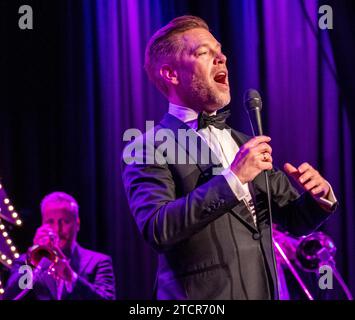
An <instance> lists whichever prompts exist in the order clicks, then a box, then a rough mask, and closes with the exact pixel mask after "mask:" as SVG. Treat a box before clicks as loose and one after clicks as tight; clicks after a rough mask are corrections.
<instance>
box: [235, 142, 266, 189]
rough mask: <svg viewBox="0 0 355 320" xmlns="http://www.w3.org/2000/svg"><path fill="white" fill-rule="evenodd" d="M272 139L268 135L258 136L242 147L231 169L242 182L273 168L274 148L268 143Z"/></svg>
mask: <svg viewBox="0 0 355 320" xmlns="http://www.w3.org/2000/svg"><path fill="white" fill-rule="evenodd" d="M270 140H271V138H270V137H267V136H257V137H254V138H253V139H251V140H249V141H248V142H246V143H245V144H243V145H242V146H241V147H240V149H239V152H238V153H237V155H236V156H235V158H234V160H233V162H232V164H231V170H232V171H233V172H234V174H236V175H237V177H238V178H239V180H240V182H241V183H243V184H244V183H247V182H250V181H252V180H254V178H255V177H256V176H257V175H258V174H260V173H261V172H262V171H264V170H271V169H272V156H271V153H272V148H271V146H270V145H269V144H268V143H269V142H270Z"/></svg>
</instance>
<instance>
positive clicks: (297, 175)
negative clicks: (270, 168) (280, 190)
mask: <svg viewBox="0 0 355 320" xmlns="http://www.w3.org/2000/svg"><path fill="white" fill-rule="evenodd" d="M284 170H285V172H286V173H287V174H288V175H289V176H291V177H292V178H293V179H294V180H295V181H296V182H297V183H298V185H299V186H301V188H302V189H304V190H305V191H307V192H309V193H310V194H311V195H312V196H313V197H314V198H321V197H324V198H326V197H327V195H328V193H329V190H330V187H329V184H328V182H327V181H326V180H325V179H324V178H323V177H322V176H321V175H320V173H319V172H318V171H317V170H316V169H314V168H313V167H312V166H311V165H310V164H309V163H307V162H304V163H302V164H301V165H300V166H299V167H298V168H296V167H294V166H293V165H292V164H290V163H285V165H284Z"/></svg>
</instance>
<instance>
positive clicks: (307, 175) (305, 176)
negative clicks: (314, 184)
mask: <svg viewBox="0 0 355 320" xmlns="http://www.w3.org/2000/svg"><path fill="white" fill-rule="evenodd" d="M315 175H316V173H315V172H314V170H311V169H308V170H307V171H306V172H305V173H303V174H301V176H300V177H299V178H298V180H299V182H300V183H302V184H304V183H305V182H307V181H308V180H309V179H311V178H314V177H315Z"/></svg>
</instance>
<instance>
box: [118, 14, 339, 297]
mask: <svg viewBox="0 0 355 320" xmlns="http://www.w3.org/2000/svg"><path fill="white" fill-rule="evenodd" d="M226 60H227V58H226V56H225V55H224V54H223V53H222V48H221V45H220V43H218V42H217V40H216V39H215V38H214V37H213V35H212V34H211V33H210V32H209V28H208V26H207V24H206V23H205V22H204V21H203V20H202V19H200V18H198V17H194V16H182V17H178V18H175V19H174V20H172V21H171V22H170V23H169V24H168V25H166V26H165V27H163V28H161V29H160V30H158V31H157V32H156V33H155V34H154V35H153V36H152V38H151V39H150V41H149V43H148V45H147V48H146V55H145V68H146V71H147V73H148V76H149V78H150V80H151V81H152V82H153V83H154V84H155V85H156V86H157V88H158V89H159V90H160V91H161V92H162V93H163V94H164V95H165V96H166V97H167V99H168V101H169V112H168V113H167V114H166V115H165V116H164V118H163V119H162V120H161V122H160V124H159V125H158V126H156V127H155V128H154V132H157V131H159V130H161V129H169V130H170V131H171V132H173V133H174V137H175V139H176V140H175V141H174V144H175V145H174V148H175V150H176V151H177V153H178V152H179V151H180V152H181V149H184V151H185V152H186V154H187V156H188V157H189V156H190V155H191V152H192V150H196V148H197V150H198V152H200V153H201V152H202V150H205V149H206V148H207V149H208V150H209V151H210V153H211V155H212V158H213V157H215V158H217V160H218V161H217V162H216V161H212V159H211V161H210V162H208V163H207V164H206V163H205V162H203V161H202V160H201V158H202V157H200V155H199V154H198V155H197V157H195V158H196V159H197V161H196V163H190V162H189V163H186V162H181V161H180V162H179V160H181V157H177V156H175V157H174V156H171V155H170V156H169V155H168V156H166V154H165V153H164V152H162V151H161V150H162V148H159V146H161V142H157V141H156V142H155V144H154V154H155V155H156V154H158V155H159V153H161V154H160V158H162V157H165V158H166V159H167V161H166V162H165V163H164V162H162V161H157V160H156V159H159V157H156V156H155V158H154V159H155V161H154V162H152V163H151V162H149V161H146V162H139V163H137V162H134V161H133V162H132V161H130V157H129V156H128V155H127V154H126V153H124V158H123V160H124V165H125V167H124V172H123V181H124V184H125V188H126V193H127V197H128V201H129V204H130V207H131V211H132V214H133V216H134V218H135V220H136V223H137V225H138V227H139V230H140V231H141V233H142V235H143V237H144V239H145V240H146V241H148V242H149V243H150V244H151V245H152V246H153V247H154V248H155V249H156V250H157V252H158V253H159V265H158V272H157V279H156V296H157V298H158V299H278V286H277V274H276V268H275V260H274V252H273V245H272V239H271V230H270V228H271V225H270V216H269V212H268V209H267V207H268V206H267V194H266V187H265V180H264V175H263V174H262V173H263V171H264V170H268V171H269V179H270V189H271V197H272V214H273V220H274V221H275V222H277V223H278V224H279V225H281V226H283V227H284V228H285V229H286V230H288V231H289V232H291V233H293V234H295V235H303V234H308V233H310V232H312V231H313V230H315V229H316V228H317V227H318V226H319V225H320V224H321V223H322V222H324V221H325V220H326V219H327V218H328V217H329V216H330V215H331V212H333V211H334V210H335V207H336V199H335V196H334V194H333V191H332V189H331V187H330V185H329V183H328V182H327V181H326V180H325V179H324V178H323V177H322V176H321V175H320V174H319V172H318V171H316V170H315V169H314V168H313V167H312V166H311V165H310V164H308V163H303V164H302V165H300V166H298V167H296V166H293V165H291V164H289V163H287V164H285V166H284V170H285V171H286V173H287V174H289V175H290V176H291V177H292V178H293V179H295V180H296V182H297V183H298V184H299V185H300V186H302V188H303V189H304V191H305V192H304V193H303V194H302V195H299V194H298V192H297V191H296V190H295V189H294V187H293V186H292V185H291V184H290V182H289V180H288V178H287V177H286V175H285V174H284V173H283V172H282V171H279V170H277V169H276V168H274V167H273V165H272V149H271V147H270V145H269V143H270V141H271V138H270V137H267V136H257V137H255V138H252V139H251V138H250V137H248V136H246V135H244V134H242V133H240V132H238V131H235V130H233V129H231V128H228V127H227V125H226V124H225V118H226V117H227V116H228V113H227V112H221V113H217V111H218V110H220V109H222V108H223V107H225V106H226V105H228V104H229V102H230V99H231V97H230V88H229V83H228V70H227V66H226ZM182 129H183V130H192V131H193V134H194V135H195V136H196V138H197V139H196V141H198V142H199V143H197V144H196V145H195V146H192V145H191V144H190V145H187V146H185V145H183V144H181V141H179V139H178V136H179V135H178V130H182ZM147 135H148V133H147ZM134 143H135V142H133V144H134ZM137 148H138V147H137ZM137 150H138V149H136V151H137ZM138 151H139V150H138ZM143 151H144V152H145V155H146V156H147V154H148V153H149V152H151V151H149V148H148V147H147V146H146V145H144V146H143ZM169 157H170V158H169ZM216 168H222V169H224V170H221V174H217V175H216V174H215V173H214V172H215V170H214V169H216Z"/></svg>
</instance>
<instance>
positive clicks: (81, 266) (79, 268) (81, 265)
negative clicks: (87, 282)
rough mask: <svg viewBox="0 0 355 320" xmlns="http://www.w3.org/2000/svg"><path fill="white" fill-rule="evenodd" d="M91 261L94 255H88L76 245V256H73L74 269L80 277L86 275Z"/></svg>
mask: <svg viewBox="0 0 355 320" xmlns="http://www.w3.org/2000/svg"><path fill="white" fill-rule="evenodd" d="M91 259H92V255H88V254H86V253H85V250H84V249H83V248H81V247H80V246H79V245H76V249H75V254H74V255H73V261H72V268H73V269H74V271H75V272H76V273H77V274H78V275H81V274H83V273H84V271H85V269H86V267H87V266H88V264H89V262H90V261H91Z"/></svg>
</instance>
